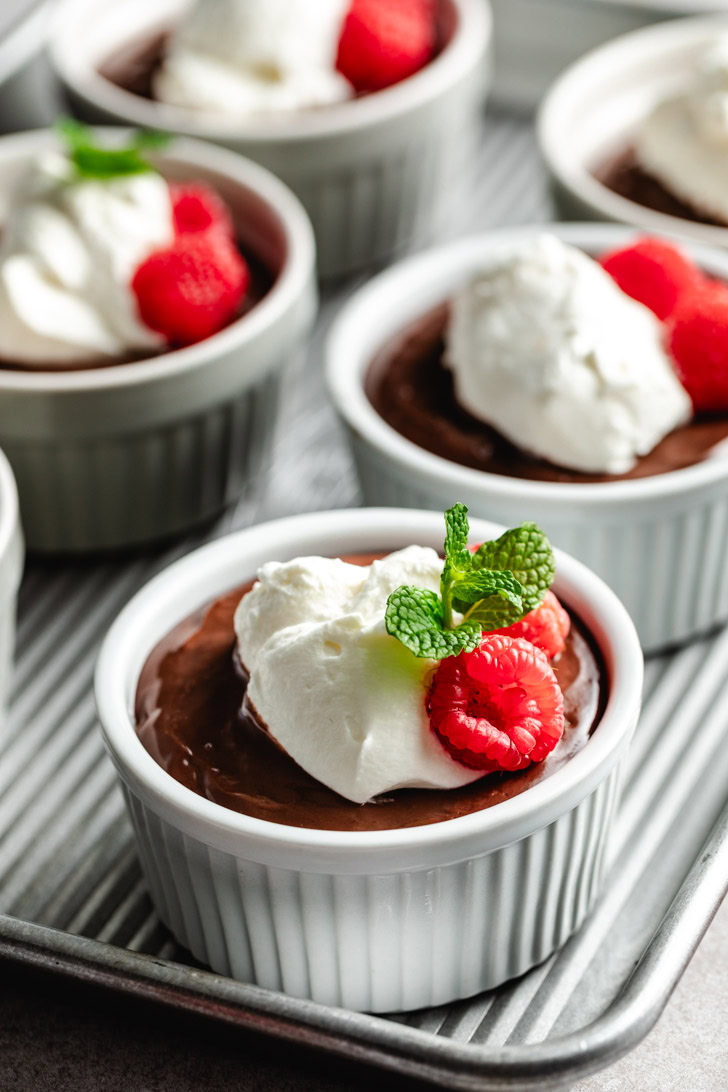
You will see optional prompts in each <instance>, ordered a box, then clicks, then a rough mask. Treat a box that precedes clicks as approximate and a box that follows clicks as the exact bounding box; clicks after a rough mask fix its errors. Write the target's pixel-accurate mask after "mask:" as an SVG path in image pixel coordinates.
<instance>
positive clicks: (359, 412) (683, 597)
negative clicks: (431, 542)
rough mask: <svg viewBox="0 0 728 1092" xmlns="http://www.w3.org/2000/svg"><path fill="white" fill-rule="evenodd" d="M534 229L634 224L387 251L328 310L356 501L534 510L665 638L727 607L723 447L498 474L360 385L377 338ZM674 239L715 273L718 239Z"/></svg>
mask: <svg viewBox="0 0 728 1092" xmlns="http://www.w3.org/2000/svg"><path fill="white" fill-rule="evenodd" d="M543 230H548V231H553V232H554V233H555V234H556V235H558V236H559V237H560V238H562V239H564V240H565V241H566V242H569V243H572V244H574V245H575V246H579V247H581V248H582V249H583V250H585V251H587V252H588V253H593V254H599V253H603V252H604V251H606V250H608V249H611V248H612V247H614V246H617V245H619V244H621V243H624V242H626V241H627V240H628V239H629V238H630V237H631V236H633V234H634V233H633V232H632V231H630V230H628V229H625V228H617V227H614V226H609V225H604V224H603V225H589V224H567V225H545V226H544V227H542V228H538V227H527V228H516V229H508V230H504V231H495V232H490V233H488V234H486V235H481V236H476V237H474V238H470V239H464V240H461V241H459V242H457V243H454V244H452V245H449V246H447V247H442V248H439V249H437V250H433V251H430V252H429V253H427V254H422V255H419V256H418V257H416V258H412V259H410V260H409V261H406V262H402V263H400V264H399V265H397V266H395V267H394V268H392V269H391V270H389V271H388V272H386V273H382V274H380V275H379V276H378V277H375V278H374V279H373V280H372V281H370V282H369V283H368V284H367V285H366V286H365V287H364V288H362V289H361V290H360V291H358V292H357V293H356V294H355V295H354V296H353V297H352V298H351V299H350V300H349V302H348V303H347V304H346V305H345V307H344V308H343V310H342V311H341V312H340V314H339V316H338V318H337V320H336V322H335V323H334V325H333V327H332V329H331V333H330V336H329V341H328V346H327V357H328V361H327V372H328V385H329V390H330V392H331V395H332V397H333V399H334V402H335V404H336V407H337V409H338V411H339V414H340V415H341V417H342V419H343V421H344V423H345V425H346V426H347V429H348V432H349V436H350V439H351V443H352V447H353V450H354V457H355V459H356V463H357V469H358V472H359V477H360V480H361V484H362V489H363V491H364V498H365V502H366V503H367V504H392V505H408V506H410V507H412V508H421V507H428V508H441V507H442V508H444V507H447V506H448V505H450V504H452V502H453V499H456V500H459V501H463V502H464V503H465V504H467V505H469V507H470V510H471V511H472V512H473V513H474V514H475V515H477V516H482V517H484V518H489V519H494V520H497V521H498V522H499V523H505V524H508V525H509V526H511V525H513V524H517V523H520V522H522V521H523V520H531V519H532V520H535V521H536V522H537V523H539V524H541V526H542V527H543V528H544V530H545V531H546V532H547V534H548V535H549V536H550V537H551V540H552V542H554V543H555V544H556V545H557V546H561V547H562V549H565V550H568V551H569V553H571V554H573V555H574V556H575V557H578V558H579V559H580V560H581V561H583V562H585V563H586V564H587V565H588V566H589V567H590V568H592V569H593V570H594V571H595V572H596V573H598V574H599V575H600V576H601V577H602V578H603V579H604V580H606V581H607V583H608V584H610V585H611V586H612V588H614V590H615V591H616V592H617V594H618V595H619V596H620V598H621V599H622V602H623V603H624V604H625V606H626V607H627V610H628V611H629V612H630V614H631V615H632V618H633V620H634V623H635V625H636V627H637V631H638V633H639V635H640V639H641V641H642V645H643V648H644V649H645V650H646V651H654V650H655V649H659V648H665V647H667V646H669V645H673V644H677V643H679V642H681V641H684V640H686V639H687V638H689V637H692V636H693V635H695V634H697V633H700V632H702V631H704V630H707V629H709V628H710V627H711V626H713V625H715V624H716V623H718V622H723V621H725V620H726V619H728V569H727V568H726V565H725V556H726V551H728V458H725V457H724V458H712V459H706V460H704V461H703V462H701V463H697V464H696V465H695V466H691V467H688V468H687V469H685V470H679V471H674V472H672V473H669V474H660V475H656V476H654V477H650V478H642V479H639V480H634V481H626V482H604V483H599V484H580V483H569V482H536V481H527V480H524V479H520V478H510V477H506V476H503V475H499V474H489V473H486V472H484V471H481V470H475V469H471V468H470V467H465V466H461V465H460V464H458V463H454V462H450V461H449V460H447V459H444V458H441V457H440V456H438V455H433V454H431V453H430V452H429V451H425V450H424V449H422V448H420V447H418V446H417V445H416V444H414V443H412V442H411V441H410V440H407V439H405V438H404V437H403V436H401V435H400V434H399V433H398V432H397V431H396V430H395V429H393V428H392V427H391V426H390V425H388V424H387V423H386V422H385V421H384V419H383V418H382V417H380V416H379V414H378V413H377V412H376V410H375V409H374V407H373V406H372V404H371V403H370V402H369V399H368V398H367V396H366V394H365V393H364V386H363V380H364V375H365V373H366V370H367V367H368V365H369V362H370V361H371V360H372V358H373V356H374V355H375V354H376V352H377V350H378V349H379V348H380V347H381V346H382V345H383V344H384V343H385V342H386V341H387V340H388V339H389V338H391V337H392V336H393V335H394V334H396V333H397V332H398V331H399V330H401V329H402V328H403V327H404V326H406V325H407V323H408V322H411V321H412V320H414V319H416V318H417V317H418V316H419V315H422V314H424V313H425V312H426V311H428V310H429V309H430V308H431V307H433V306H435V305H436V304H438V303H442V302H443V301H444V300H446V299H447V298H448V296H450V295H451V294H452V292H453V291H454V289H455V288H456V287H457V286H458V285H459V284H461V283H462V282H463V281H464V280H466V279H467V277H468V276H469V275H470V274H471V273H472V272H474V271H475V270H476V269H477V268H478V266H479V264H480V262H481V261H482V257H483V255H484V254H486V253H488V252H489V251H491V250H492V249H493V248H494V247H497V246H499V245H503V244H506V245H507V244H509V243H511V242H513V241H514V240H516V239H519V238H521V239H522V238H524V237H528V236H530V235H532V234H533V233H534V232H538V231H543ZM688 250H689V251H690V253H692V254H693V256H694V257H695V259H696V260H697V261H699V262H700V264H701V265H702V266H703V267H704V268H705V269H706V270H708V271H710V272H712V273H714V274H715V275H716V276H720V277H723V278H728V258H726V257H725V256H724V255H723V253H722V252H721V251H711V250H707V249H704V248H701V247H697V246H694V245H692V246H689V247H688Z"/></svg>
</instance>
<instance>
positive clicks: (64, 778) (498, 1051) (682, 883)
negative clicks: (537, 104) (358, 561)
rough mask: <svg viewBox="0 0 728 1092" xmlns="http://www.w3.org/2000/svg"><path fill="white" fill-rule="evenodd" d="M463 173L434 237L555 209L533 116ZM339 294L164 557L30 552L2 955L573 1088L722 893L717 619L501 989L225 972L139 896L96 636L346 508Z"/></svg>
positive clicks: (657, 703)
mask: <svg viewBox="0 0 728 1092" xmlns="http://www.w3.org/2000/svg"><path fill="white" fill-rule="evenodd" d="M461 187H462V189H461V191H458V192H457V193H453V194H452V201H451V209H452V212H451V219H450V221H449V222H447V223H444V224H441V225H440V234H441V236H442V237H453V236H455V235H458V234H464V233H465V232H466V231H474V230H477V229H478V228H486V227H489V226H493V225H494V224H505V223H516V222H528V221H534V220H544V219H546V218H547V216H548V214H549V206H548V203H547V199H546V182H545V178H544V174H543V171H542V168H541V166H540V163H539V161H538V157H537V154H536V151H535V146H534V141H533V135H532V131H531V129H530V128H529V127H528V126H527V125H526V124H524V123H521V122H517V121H514V120H512V119H509V118H506V117H503V116H501V117H491V118H489V119H488V121H487V122H486V125H485V128H484V131H483V139H482V142H481V145H480V147H479V149H478V153H477V155H476V156H475V157H474V159H473V161H472V162H471V164H470V166H469V168H468V169H467V170H464V171H463V174H462V179H461ZM351 288H352V284H351V283H349V284H348V285H344V286H340V287H339V288H338V289H336V290H335V291H331V290H329V291H328V292H327V294H326V300H325V304H324V307H323V311H322V315H321V319H320V322H319V325H318V328H317V332H316V335H315V337H314V339H313V342H312V346H311V350H310V352H309V354H308V358H307V359H306V360H305V361H301V362H299V364H298V365H296V367H295V368H294V370H293V371H292V372H291V374H290V375H289V377H288V381H287V383H286V385H285V393H284V400H283V406H282V415H281V423H280V427H279V430H278V433H277V436H276V442H275V445H274V452H273V455H272V460H271V464H270V466H269V468H268V472H267V473H266V474H265V475H264V476H263V478H262V481H261V485H260V487H259V489H258V490H257V491H256V493H255V494H253V495H251V496H249V497H247V498H246V499H245V500H244V501H242V502H241V503H240V504H239V505H238V507H237V508H236V509H234V510H233V511H230V512H228V513H227V514H226V515H225V516H224V517H223V518H222V519H221V520H220V521H219V522H218V523H217V524H216V525H215V526H214V527H213V528H209V529H208V530H207V532H206V533H205V534H204V535H198V536H196V537H194V538H188V539H187V540H185V541H184V542H183V543H178V544H176V545H175V546H173V547H172V548H170V549H167V550H165V551H163V552H156V553H153V554H143V555H137V556H136V557H132V558H126V559H122V560H101V561H96V562H94V563H89V562H66V563H56V562H52V561H37V560H36V561H31V562H30V563H29V565H28V567H27V572H26V576H25V580H24V583H23V586H22V589H21V596H20V609H19V632H18V654H17V670H16V680H15V695H14V700H13V703H12V708H11V714H10V719H9V724H8V725H7V726H6V728H5V729H4V731H3V733H2V738H0V956H9V957H12V958H14V959H16V960H23V961H26V962H28V963H32V964H35V965H38V966H42V967H45V968H48V969H52V970H55V971H57V972H59V973H63V974H70V975H74V976H76V977H79V978H82V979H86V980H92V981H94V982H96V983H102V984H105V985H107V986H109V987H111V988H113V989H115V990H120V991H123V992H126V993H131V994H136V995H141V996H144V997H149V998H154V999H157V1000H159V1001H162V1002H164V1003H166V1004H168V1005H170V1006H174V1007H177V1008H180V1009H185V1010H190V1011H195V1012H200V1013H206V1014H207V1015H208V1016H212V1017H214V1018H216V1019H218V1020H221V1021H226V1022H228V1023H232V1024H237V1025H241V1026H245V1027H247V1028H251V1029H254V1030H258V1031H261V1032H263V1033H265V1034H267V1035H273V1036H279V1037H281V1038H283V1039H287V1040H294V1041H296V1042H299V1043H306V1044H308V1045H310V1046H313V1047H318V1048H321V1049H323V1050H326V1051H330V1052H332V1053H335V1054H341V1055H345V1056H346V1057H348V1058H354V1059H359V1060H361V1061H366V1062H369V1063H371V1064H373V1065H376V1066H380V1067H382V1068H384V1069H387V1070H390V1071H394V1072H400V1073H406V1074H408V1075H410V1076H413V1077H419V1078H421V1079H424V1080H426V1081H430V1082H431V1083H434V1084H440V1085H443V1086H445V1087H447V1088H450V1089H475V1088H477V1089H503V1088H507V1089H508V1090H509V1092H514V1090H516V1089H537V1088H538V1089H546V1088H565V1087H568V1086H570V1085H571V1084H573V1083H574V1082H575V1081H576V1080H577V1079H579V1078H580V1077H583V1076H585V1075H587V1074H589V1073H592V1072H594V1071H596V1070H598V1069H600V1068H602V1067H604V1066H606V1065H608V1064H609V1063H611V1062H612V1061H614V1060H616V1059H617V1058H618V1057H619V1056H620V1055H622V1054H624V1053H625V1052H627V1051H628V1050H629V1049H631V1048H632V1047H633V1046H635V1045H636V1043H637V1042H639V1040H640V1039H641V1038H642V1037H643V1036H644V1035H645V1034H646V1032H647V1031H648V1030H649V1029H650V1027H651V1026H652V1025H653V1023H654V1022H655V1020H656V1019H657V1017H658V1016H659V1014H660V1012H661V1011H662V1009H663V1007H664V1005H665V1003H666V1001H667V998H668V997H669V995H670V992H671V991H672V989H673V987H674V986H675V984H676V982H677V981H678V979H679V978H680V975H681V974H682V972H683V970H684V969H685V967H686V965H687V963H688V962H689V960H690V957H691V955H692V953H693V951H694V950H695V948H696V946H697V944H698V943H699V941H700V938H701V937H702V935H703V933H704V932H705V929H706V928H707V926H708V924H709V922H710V920H711V918H712V916H713V914H714V913H715V911H716V909H717V907H718V905H719V903H720V901H721V899H722V897H723V895H724V894H725V891H726V888H727V887H728V787H727V786H728V749H727V748H726V747H725V745H724V742H723V740H724V738H725V735H726V731H727V730H728V630H727V631H725V632H721V633H718V634H716V635H714V636H712V637H711V638H708V639H705V640H703V641H700V642H697V643H695V644H693V645H691V646H689V647H687V648H685V649H683V650H682V651H680V652H677V653H675V654H674V655H671V656H663V657H659V658H655V659H652V660H651V661H650V662H649V663H648V665H647V673H646V691H645V706H644V713H643V716H642V719H641V722H640V725H639V728H638V732H637V736H636V739H635V742H634V745H633V748H632V752H631V764H630V767H629V770H628V771H627V776H626V778H625V782H624V790H623V798H622V804H621V810H620V812H619V816H618V821H617V828H616V831H615V839H614V845H613V854H612V859H611V863H610V867H609V870H608V875H607V879H606V883H605V888H604V894H603V896H602V897H601V899H600V901H599V902H598V904H597V906H596V907H595V909H594V912H593V913H592V914H591V916H590V917H589V919H588V921H587V922H586V923H585V925H584V927H583V928H582V929H581V931H580V932H579V933H578V934H577V935H576V936H575V937H573V938H572V939H571V941H570V942H569V943H568V944H567V945H566V946H565V947H564V948H563V949H562V950H561V951H560V952H559V953H557V954H556V955H555V956H553V957H552V958H551V959H549V960H548V961H547V962H546V963H544V964H543V965H542V966H540V967H537V968H536V969H535V970H533V971H531V972H530V973H529V974H527V975H525V976H524V977H523V978H521V979H518V980H517V981H514V982H512V983H509V984H507V985H506V986H504V987H502V988H500V989H498V990H495V991H492V992H490V993H486V994H482V995H480V996H478V997H476V998H473V999H471V1000H468V1001H462V1002H458V1003H456V1004H452V1005H448V1006H443V1007H440V1008H436V1009H430V1010H427V1011H419V1012H415V1013H408V1014H399V1015H394V1016H392V1017H391V1018H386V1017H379V1016H377V1017H375V1016H369V1015H363V1014H359V1013H352V1012H346V1011H344V1010H341V1009H330V1008H326V1007H323V1006H320V1005H316V1004H313V1003H310V1002H306V1001H300V1000H296V999H293V998H287V997H285V996H283V995H282V994H277V993H272V992H270V991H266V990H263V989H260V988H258V987H254V986H250V985H246V984H244V983H239V982H234V981H232V980H231V979H227V978H224V977H221V976H219V975H216V974H212V973H211V972H209V971H207V970H205V969H204V968H201V967H200V966H199V965H198V964H196V963H194V961H192V960H191V957H190V956H189V955H188V954H187V953H186V952H184V951H183V950H182V949H180V948H179V947H177V946H176V945H175V943H174V941H173V940H172V938H171V937H170V935H169V933H168V932H167V931H166V930H165V928H164V927H163V926H162V925H161V924H160V923H159V921H158V919H157V918H156V915H155V913H154V911H153V909H152V906H151V903H150V901H149V897H148V895H147V893H146V890H145V887H144V884H143V881H142V878H141V873H140V870H139V865H138V862H137V858H136V854H135V851H134V844H133V838H132V832H131V827H130V825H129V823H128V821H127V818H126V814H125V811H124V807H123V803H122V799H121V793H120V791H119V789H118V787H117V785H116V779H115V774H114V771H113V769H112V766H111V763H110V761H109V760H108V759H107V757H106V755H105V752H104V750H103V746H102V743H101V738H100V734H99V732H98V729H97V726H96V721H95V712H94V705H93V698H92V693H91V679H92V672H93V664H94V659H95V654H96V651H97V648H98V645H99V642H100V640H101V638H102V637H103V635H104V632H105V631H106V629H107V627H108V625H109V623H110V621H111V620H112V618H113V617H114V616H115V614H116V613H117V612H118V610H119V609H120V608H121V606H122V605H123V604H124V602H125V601H126V600H127V599H128V598H129V596H130V595H132V594H133V592H134V591H135V590H136V589H137V588H138V587H139V586H140V585H141V584H142V583H144V582H145V581H146V580H147V579H148V578H149V577H150V576H151V575H152V574H153V573H154V572H156V571H158V570H159V569H160V568H161V567H163V566H164V565H166V564H168V563H169V561H170V560H172V559H173V558H174V557H176V556H179V555H180V554H182V553H184V552H186V551H187V550H189V549H192V548H193V547H194V546H196V545H197V544H198V543H199V542H201V541H203V540H204V539H206V538H210V537H214V536H216V535H219V534H223V533H225V532H226V531H227V530H230V529H232V528H237V527H244V526H247V525H249V524H251V523H255V522H259V521H260V520H262V519H267V518H272V517H275V516H279V515H283V514H288V513H292V512H296V511H304V510H311V509H316V508H330V507H337V506H338V507H344V506H349V505H352V504H357V503H358V502H359V494H358V490H357V486H356V480H355V476H354V471H353V467H352V464H351V460H350V457H349V454H348V451H347V449H346V447H345V444H344V442H343V437H342V435H341V433H340V431H339V428H338V426H337V424H336V421H335V418H334V413H333V410H332V409H331V407H330V406H329V404H328V402H327V400H326V397H325V394H324V388H323V380H322V366H321V341H322V337H323V335H324V334H325V331H326V329H327V327H328V324H329V322H330V319H331V317H332V315H333V312H334V309H335V308H336V306H337V304H338V303H339V302H340V300H341V299H342V298H343V297H344V296H345V295H346V294H347V293H348V292H349V291H351ZM526 515H527V513H524V517H525V516H526Z"/></svg>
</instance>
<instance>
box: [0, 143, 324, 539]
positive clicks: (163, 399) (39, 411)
mask: <svg viewBox="0 0 728 1092" xmlns="http://www.w3.org/2000/svg"><path fill="white" fill-rule="evenodd" d="M118 132H119V131H118V130H116V133H117V139H118ZM106 136H107V137H108V138H109V139H111V137H110V134H106ZM54 140H55V136H54V135H53V134H51V133H49V132H47V131H40V132H35V133H23V134H20V135H18V136H11V137H4V138H2V139H1V140H0V179H1V181H0V222H1V221H2V220H3V218H4V217H5V215H6V214H7V196H8V193H9V192H10V191H11V190H12V187H13V186H14V185H15V184H16V182H17V179H18V177H19V176H20V175H21V174H22V172H23V170H25V168H26V166H27V164H28V162H29V160H30V159H31V158H32V156H33V155H35V154H36V153H37V152H38V151H39V150H40V149H42V148H44V147H47V146H49V145H50V144H51V142H52V141H54ZM158 158H159V163H160V167H161V169H162V170H163V171H164V172H165V174H167V175H168V176H169V177H170V178H197V179H202V180H204V181H207V182H209V183H210V184H211V185H213V186H214V187H215V188H216V189H217V190H218V191H219V193H220V194H221V195H222V196H223V197H224V199H225V200H226V201H227V202H228V204H229V206H230V208H231V210H232V212H233V215H234V217H235V220H236V224H237V228H238V234H239V237H240V240H241V243H242V245H243V247H244V248H246V247H247V248H249V250H250V251H251V252H252V253H254V254H256V255H258V257H259V258H260V260H261V261H262V262H263V263H264V265H266V266H267V267H268V268H269V269H270V270H271V271H272V272H273V273H274V275H275V281H274V284H273V286H272V287H271V289H270V290H269V292H268V293H267V294H266V295H265V297H264V298H263V299H262V300H261V301H260V303H258V304H257V305H256V307H255V308H254V309H253V310H252V311H251V312H250V313H249V314H247V315H245V316H243V317H242V318H240V319H238V320H236V321H235V322H233V323H231V324H230V325H229V326H227V327H226V328H225V329H224V330H221V331H220V332H219V333H217V334H214V335H213V336H212V337H209V338H206V339H205V340H204V341H201V342H199V343H197V344H196V345H191V346H189V347H187V348H184V349H178V350H175V351H173V352H169V353H164V354H162V355H161V356H158V357H154V358H151V359H148V360H141V361H138V362H134V363H131V364H118V365H112V366H110V367H104V368H90V369H84V370H81V371H72V372H38V371H31V370H28V369H26V370H15V371H13V370H9V369H0V446H2V447H3V449H4V450H5V453H6V455H7V456H8V459H9V460H10V463H11V465H12V467H13V470H14V472H15V476H16V479H17V482H18V489H19V492H20V503H21V510H22V517H23V526H24V528H25V533H26V538H27V542H28V545H29V546H30V547H32V548H33V549H37V550H43V551H57V550H62V551H84V550H96V549H108V548H117V547H125V546H130V545H136V544H139V543H144V542H148V541H151V540H154V539H159V538H162V537H164V536H167V535H171V534H176V533H177V532H179V531H182V530H183V529H185V528H187V527H190V526H192V525H194V524H196V523H200V522H202V521H203V520H205V519H209V518H210V517H212V516H213V515H214V514H215V513H216V512H218V511H219V510H220V509H222V508H223V507H224V506H225V505H226V504H228V503H229V502H230V501H232V500H233V499H235V498H237V497H238V496H239V495H240V494H241V493H242V492H243V490H244V489H246V488H247V487H249V486H250V485H251V484H252V483H253V482H254V481H255V479H256V477H257V476H258V474H259V473H260V470H261V466H262V465H263V462H264V459H265V456H266V452H267V449H268V441H269V439H270V437H271V433H272V429H273V424H274V420H275V412H276V403H277V391H278V385H279V380H280V373H281V370H282V368H283V366H284V365H285V364H286V363H287V362H288V360H289V359H290V358H291V357H292V355H293V354H294V353H295V352H296V351H298V349H299V346H300V344H301V342H302V340H304V339H305V336H306V334H307V332H308V330H309V328H310V326H311V323H312V321H313V317H314V313H315V304H316V289H315V254H314V242H313V235H312V232H311V227H310V224H309V222H308V219H307V217H306V214H305V212H304V211H303V209H302V208H301V206H300V204H299V202H298V201H297V200H296V198H295V197H294V196H293V194H291V193H290V191H289V190H288V189H287V188H286V187H285V186H284V185H283V184H282V183H281V182H279V181H278V179H276V178H274V177H273V176H272V175H271V174H269V173H268V172H267V171H265V170H263V169H262V168H261V167H258V166H257V165H256V164H254V163H249V162H247V161H246V160H244V159H242V158H241V157H240V156H237V155H234V154H233V153H231V152H228V151H225V150H224V149H221V148H215V147H214V146H213V145H210V144H205V143H203V142H200V141H190V140H177V141H175V142H173V143H172V144H171V145H170V146H169V147H168V148H167V149H165V150H164V152H163V153H162V154H161V155H160V156H159V157H158ZM1 347H2V331H1V330H0V348H1Z"/></svg>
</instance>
